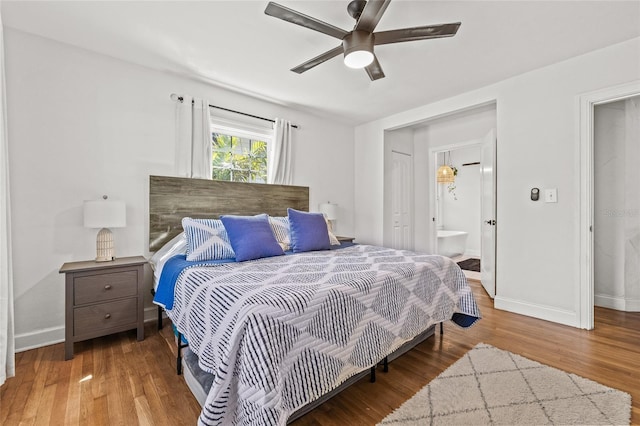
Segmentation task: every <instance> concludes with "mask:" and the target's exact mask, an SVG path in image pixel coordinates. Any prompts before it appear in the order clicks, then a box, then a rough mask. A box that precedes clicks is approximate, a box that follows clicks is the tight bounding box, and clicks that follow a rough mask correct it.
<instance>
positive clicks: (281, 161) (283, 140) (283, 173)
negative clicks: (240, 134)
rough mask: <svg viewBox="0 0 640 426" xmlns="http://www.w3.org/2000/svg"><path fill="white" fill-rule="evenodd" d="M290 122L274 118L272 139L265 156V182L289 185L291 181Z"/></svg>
mask: <svg viewBox="0 0 640 426" xmlns="http://www.w3.org/2000/svg"><path fill="white" fill-rule="evenodd" d="M291 130H292V127H291V123H290V122H289V121H287V120H283V119H281V118H276V123H275V126H274V128H273V140H272V141H271V147H270V148H269V155H268V158H267V183H275V184H279V185H291V184H292V183H293V176H292V165H291Z"/></svg>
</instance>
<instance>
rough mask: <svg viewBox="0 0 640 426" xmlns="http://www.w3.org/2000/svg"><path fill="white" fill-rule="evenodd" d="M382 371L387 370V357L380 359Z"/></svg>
mask: <svg viewBox="0 0 640 426" xmlns="http://www.w3.org/2000/svg"><path fill="white" fill-rule="evenodd" d="M382 371H384V372H385V373H387V372H389V357H386V356H385V357H384V360H383V361H382Z"/></svg>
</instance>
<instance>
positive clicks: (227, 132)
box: [211, 117, 273, 183]
mask: <svg viewBox="0 0 640 426" xmlns="http://www.w3.org/2000/svg"><path fill="white" fill-rule="evenodd" d="M211 129H212V132H211V137H212V141H211V143H212V149H211V151H212V158H211V162H212V169H213V172H212V179H216V180H227V181H233V182H257V183H266V182H267V149H268V144H269V142H270V141H271V137H272V132H273V130H272V129H270V128H255V127H254V128H251V127H248V126H247V125H245V124H241V123H233V122H229V121H226V120H221V119H218V118H215V117H212V119H211Z"/></svg>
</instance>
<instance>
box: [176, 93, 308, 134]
mask: <svg viewBox="0 0 640 426" xmlns="http://www.w3.org/2000/svg"><path fill="white" fill-rule="evenodd" d="M171 99H173V100H174V101H180V102H183V101H184V98H183V97H182V96H178V95H176V94H175V93H172V94H171ZM191 102H193V101H191ZM209 108H215V109H221V110H223V111H228V112H232V113H234V114H240V115H244V116H247V117H251V118H257V119H258V120H264V121H270V122H272V123H275V122H276V120H272V119H270V118H264V117H260V116H257V115H253V114H247V113H246V112H241V111H236V110H233V109H229V108H224V107H221V106H217V105H211V104H209ZM291 127H293V128H294V129H297V128H298V126H297V125H295V124H292V125H291Z"/></svg>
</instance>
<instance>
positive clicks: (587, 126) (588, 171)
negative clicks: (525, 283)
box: [575, 80, 640, 330]
mask: <svg viewBox="0 0 640 426" xmlns="http://www.w3.org/2000/svg"><path fill="white" fill-rule="evenodd" d="M638 95H640V80H635V81H632V82H630V83H625V84H621V85H618V86H613V87H608V88H605V89H601V90H597V91H594V92H589V93H585V94H582V95H579V96H578V97H577V103H578V107H577V108H576V111H577V113H578V116H577V120H576V122H577V126H578V132H577V133H578V138H577V144H576V150H577V155H576V158H577V159H578V161H579V166H578V175H579V176H578V180H577V182H578V184H577V186H578V188H577V190H576V194H577V196H578V205H579V206H580V211H579V220H578V221H576V226H577V229H576V235H577V236H578V243H577V244H578V247H579V250H578V259H577V263H576V264H577V265H578V271H577V275H578V276H577V279H576V283H577V288H576V295H577V297H576V300H575V304H576V309H575V311H576V313H577V314H578V315H579V321H578V323H579V326H580V328H584V329H587V330H592V329H593V327H594V315H593V311H594V299H595V295H594V259H593V243H594V241H593V217H594V164H593V162H594V154H593V144H594V140H593V139H594V138H593V136H594V128H593V127H594V108H595V106H596V105H600V104H606V103H610V102H615V101H619V100H623V99H626V98H631V97H634V96H638Z"/></svg>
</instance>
